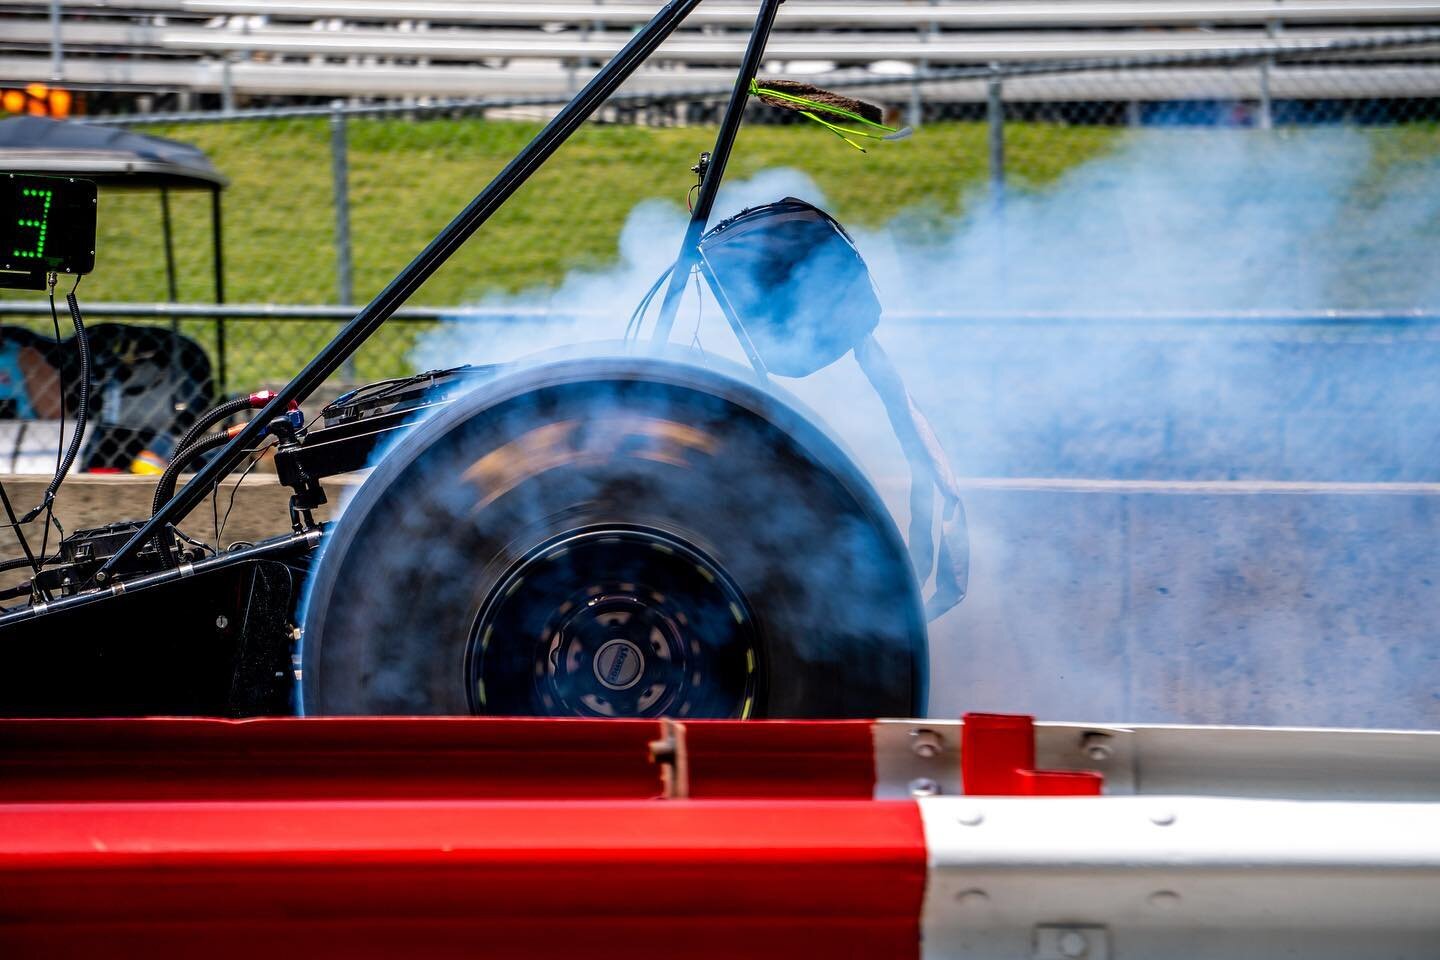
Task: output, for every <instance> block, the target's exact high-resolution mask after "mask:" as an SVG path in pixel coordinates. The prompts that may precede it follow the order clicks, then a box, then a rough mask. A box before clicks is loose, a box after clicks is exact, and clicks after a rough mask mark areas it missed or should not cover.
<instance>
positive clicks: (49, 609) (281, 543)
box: [0, 527, 324, 629]
mask: <svg viewBox="0 0 1440 960" xmlns="http://www.w3.org/2000/svg"><path fill="white" fill-rule="evenodd" d="M323 535H324V528H323V527H312V528H311V529H309V530H306V531H304V532H302V533H291V534H286V535H285V536H282V537H276V538H275V539H273V540H264V541H261V542H260V543H257V544H255V545H254V546H250V547H241V548H240V549H239V550H231V551H229V552H228V553H222V554H220V555H219V556H214V557H207V558H205V559H204V560H197V561H195V562H194V563H182V564H180V566H178V567H176V568H175V569H173V570H162V571H160V572H159V573H148V574H146V575H144V576H143V577H136V578H135V579H133V580H127V581H125V582H123V583H122V582H119V581H116V582H115V583H113V584H111V585H110V587H109V589H106V590H88V591H86V592H84V593H77V594H73V595H71V596H68V597H64V598H62V599H59V600H52V601H51V602H49V603H34V604H30V605H29V606H25V607H19V608H17V609H14V610H11V611H10V612H9V613H6V614H4V615H0V629H4V628H5V627H8V626H10V625H11V624H15V623H20V622H23V621H25V620H34V619H37V618H39V617H43V616H46V615H48V614H53V613H62V612H64V611H67V610H75V609H77V608H79V607H88V606H90V605H91V604H94V603H102V602H104V601H106V600H109V599H111V598H112V597H118V596H120V595H121V594H128V593H138V592H139V591H141V590H146V589H149V588H151V587H157V586H159V585H160V584H162V583H170V582H171V581H174V580H183V579H185V578H187V577H193V576H195V575H196V574H199V573H208V572H210V571H211V570H219V569H222V568H224V567H233V566H236V565H238V564H242V563H247V562H249V561H251V560H284V559H285V558H287V557H297V556H303V555H304V554H307V553H310V552H311V551H313V550H314V549H315V548H316V547H317V546H319V545H320V539H321V537H322V536H323Z"/></svg>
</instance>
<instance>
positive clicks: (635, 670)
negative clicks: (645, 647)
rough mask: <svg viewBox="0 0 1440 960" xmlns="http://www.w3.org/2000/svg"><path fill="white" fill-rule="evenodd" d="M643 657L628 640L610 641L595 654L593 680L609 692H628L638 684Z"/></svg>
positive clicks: (642, 668)
mask: <svg viewBox="0 0 1440 960" xmlns="http://www.w3.org/2000/svg"><path fill="white" fill-rule="evenodd" d="M644 669H645V655H644V654H642V653H641V652H640V648H639V647H637V646H636V645H635V644H633V643H631V642H630V641H629V640H610V641H607V642H606V643H605V645H604V646H602V647H601V648H600V651H599V652H598V653H596V654H595V679H597V680H599V681H600V682H601V683H602V684H603V685H604V686H606V687H608V688H610V689H611V690H628V689H630V688H631V687H633V686H635V684H637V683H639V682H640V674H641V673H642V672H643V671H644Z"/></svg>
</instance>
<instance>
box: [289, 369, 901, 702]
mask: <svg viewBox="0 0 1440 960" xmlns="http://www.w3.org/2000/svg"><path fill="white" fill-rule="evenodd" d="M303 626H304V632H303V640H302V644H301V665H302V679H301V685H300V695H301V701H302V708H303V711H304V712H305V713H307V714H316V715H376V714H447V715H454V714H469V713H483V714H501V715H532V714H536V715H561V716H659V715H668V716H682V717H683V716H690V717H739V718H746V717H771V718H776V717H781V718H784V717H792V718H794V717H815V718H844V717H883V716H923V715H924V710H925V699H926V692H927V682H928V681H927V662H928V655H927V648H926V643H927V641H926V631H925V619H924V613H923V608H922V604H921V600H920V594H919V588H918V585H917V584H916V582H915V577H914V573H913V571H912V569H911V567H910V564H909V561H908V557H907V553H906V550H905V548H904V545H903V543H902V541H901V539H900V536H899V533H898V531H897V530H896V528H895V524H894V521H893V520H892V519H891V517H890V515H889V513H888V512H887V511H886V509H885V507H884V506H883V504H882V503H881V501H880V499H879V497H878V496H877V495H876V493H875V492H874V490H873V489H872V487H871V486H870V485H869V483H868V482H867V481H866V480H865V479H864V477H863V476H862V474H861V473H860V471H859V470H858V468H857V467H856V466H855V465H854V463H853V462H852V461H851V460H850V459H849V458H848V457H847V456H846V455H845V454H844V453H843V452H842V451H841V449H840V448H839V446H838V445H837V444H836V443H835V442H834V441H832V440H831V439H830V438H829V437H828V436H827V435H826V434H825V433H824V432H823V431H822V430H821V429H819V428H818V427H817V426H816V425H815V424H814V423H813V422H811V420H809V419H808V418H807V417H806V416H805V415H803V414H801V413H800V412H799V411H798V408H797V407H796V406H795V405H794V404H792V403H790V402H788V401H784V400H781V399H780V398H779V397H778V396H777V395H776V394H775V393H773V392H771V391H766V390H762V389H760V388H759V387H757V386H755V385H752V384H751V383H747V382H745V381H744V380H743V379H741V378H740V377H738V376H731V375H728V374H721V373H718V372H716V371H715V370H713V369H707V368H701V367H698V366H693V365H689V364H685V363H679V362H675V361H673V360H669V359H663V358H656V357H635V356H629V357H619V358H593V357H592V358H587V359H580V360H565V361H561V362H555V363H550V364H546V365H542V366H538V367H533V368H530V369H528V370H524V371H521V372H517V373H512V374H509V375H506V376H503V377H501V378H499V379H497V380H496V381H493V382H491V383H489V384H487V385H485V386H483V387H481V388H479V389H478V390H476V391H475V392H473V393H471V394H469V395H468V396H466V397H464V398H462V399H461V400H459V401H456V402H455V403H454V404H452V405H450V406H449V407H447V408H446V409H444V410H442V411H441V412H440V413H438V414H436V415H435V416H433V417H432V418H431V419H429V420H428V421H426V422H424V423H422V424H420V425H419V426H417V427H415V428H414V429H412V430H411V431H410V432H409V433H408V434H407V435H406V436H405V437H404V438H403V439H401V440H400V441H399V443H397V444H396V445H395V447H393V448H392V449H391V450H390V451H389V452H388V453H387V454H386V455H385V456H384V458H383V459H382V460H381V461H380V463H379V464H378V466H377V467H376V468H375V469H374V470H373V471H372V473H371V475H370V477H369V478H367V480H366V481H365V483H364V484H363V486H362V487H361V489H360V490H359V491H358V492H357V493H356V495H355V497H354V498H353V500H352V501H351V502H350V503H349V504H348V506H347V507H346V509H345V511H344V513H343V515H342V516H341V518H340V520H339V521H338V522H337V523H336V524H335V526H334V529H333V530H332V531H331V532H330V534H329V535H328V536H327V538H326V544H325V547H324V552H323V555H322V556H321V558H320V560H319V561H318V563H317V565H316V567H315V570H314V575H313V578H312V581H311V588H310V593H309V596H308V598H307V601H306V604H305V612H304V621H303Z"/></svg>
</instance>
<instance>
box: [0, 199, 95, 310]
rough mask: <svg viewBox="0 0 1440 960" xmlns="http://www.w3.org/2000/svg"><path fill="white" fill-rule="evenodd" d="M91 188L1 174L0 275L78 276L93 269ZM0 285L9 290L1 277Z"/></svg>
mask: <svg viewBox="0 0 1440 960" xmlns="http://www.w3.org/2000/svg"><path fill="white" fill-rule="evenodd" d="M95 207H96V191H95V184H94V183H93V182H92V181H90V180H76V179H73V178H70V177H32V176H25V175H22V174H18V173H6V174H0V271H5V272H9V273H19V274H26V275H33V274H41V275H43V274H47V273H68V274H81V273H89V272H90V271H91V270H93V269H95ZM0 285H7V286H8V285H9V284H6V283H5V281H4V278H3V276H0Z"/></svg>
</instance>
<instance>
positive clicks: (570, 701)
mask: <svg viewBox="0 0 1440 960" xmlns="http://www.w3.org/2000/svg"><path fill="white" fill-rule="evenodd" d="M760 639H761V638H760V634H759V629H758V626H757V624H756V620H755V618H754V616H753V615H752V613H751V611H750V607H749V604H748V603H747V602H746V601H745V597H744V595H743V594H742V593H741V592H740V589H739V588H738V586H737V585H736V584H735V583H734V582H733V581H732V580H731V579H730V578H729V576H727V575H726V573H725V571H724V570H723V569H721V567H720V566H719V565H718V564H716V563H715V562H714V561H713V560H711V559H710V558H709V557H708V556H706V555H705V554H704V553H702V552H701V551H700V550H698V549H697V548H695V547H694V546H692V545H690V544H688V543H686V542H684V541H683V540H681V539H679V538H677V537H674V536H671V535H668V534H665V533H661V532H660V531H657V530H652V529H648V528H641V527H624V528H616V527H607V528H604V529H591V530H583V531H578V532H573V533H570V534H566V535H564V536H562V537H558V538H556V539H554V540H550V541H548V542H546V543H544V544H541V545H540V546H538V547H536V548H534V549H532V550H530V551H528V552H527V553H526V554H525V555H524V556H523V557H522V558H521V559H520V560H519V561H517V562H516V563H515V564H514V565H513V566H512V567H511V569H510V571H509V572H508V573H507V574H506V576H505V577H503V578H502V579H501V580H500V581H499V583H498V584H497V585H496V587H495V588H494V590H492V591H491V593H490V595H489V597H487V598H486V600H485V602H484V603H483V604H482V605H481V608H480V612H479V615H478V616H477V617H476V621H475V626H474V629H473V631H472V635H471V639H470V643H469V645H468V650H467V673H468V677H469V690H470V701H471V709H472V710H474V711H475V712H477V713H488V714H517V715H524V714H542V715H549V716H580V717H657V716H690V717H738V718H748V717H750V716H753V715H755V713H756V710H755V704H756V702H757V701H756V696H757V693H758V690H759V688H760V685H761V678H762V666H763V664H762V662H761V656H760V653H761V649H762V646H761V643H760Z"/></svg>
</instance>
